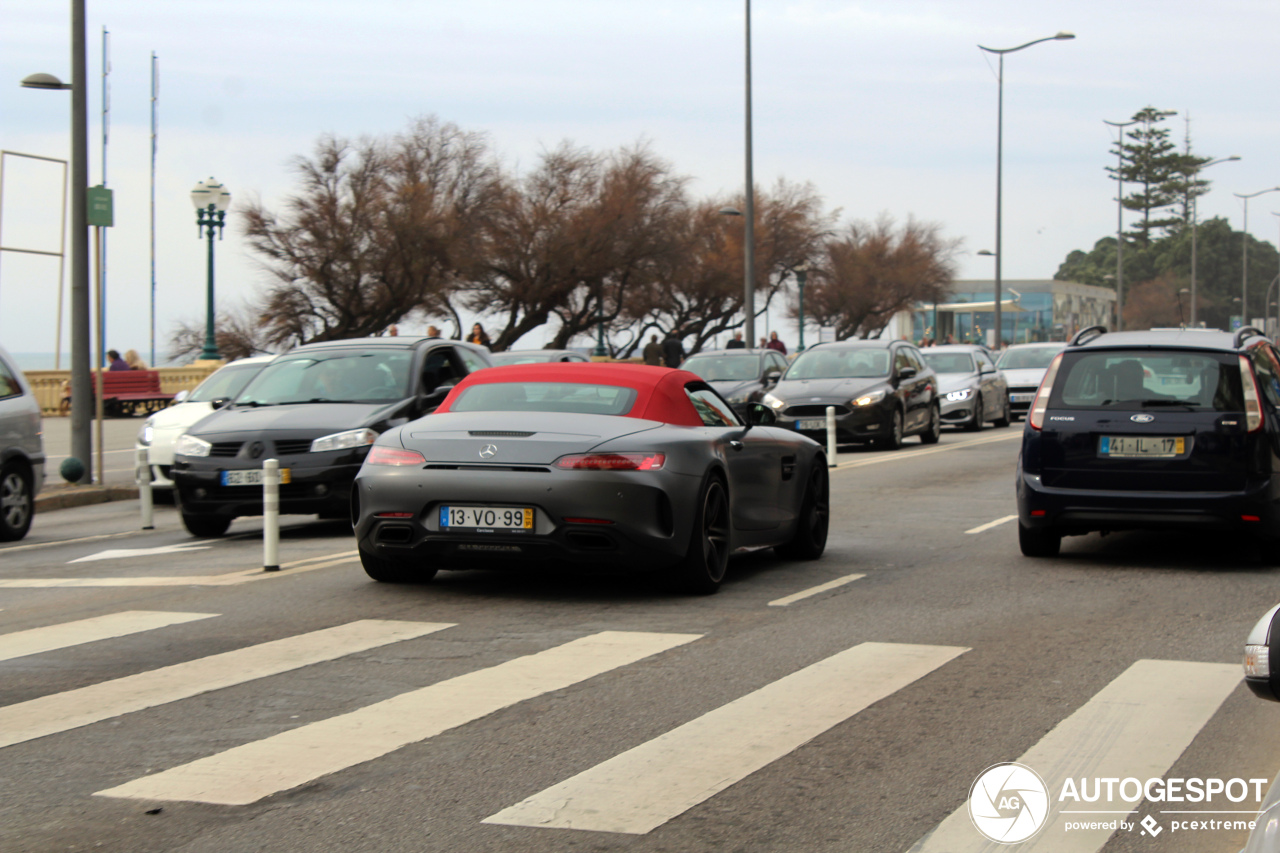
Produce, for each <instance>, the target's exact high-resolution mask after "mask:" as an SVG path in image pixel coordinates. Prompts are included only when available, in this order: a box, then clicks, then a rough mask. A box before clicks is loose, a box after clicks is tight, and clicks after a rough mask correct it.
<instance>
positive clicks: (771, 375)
mask: <svg viewBox="0 0 1280 853" xmlns="http://www.w3.org/2000/svg"><path fill="white" fill-rule="evenodd" d="M781 378H782V371H781V370H770V371H769V372H768V373H766V374H765V375H764V381H765V382H766V383H768V384H769V385H776V384H777V382H778V380H779V379H781Z"/></svg>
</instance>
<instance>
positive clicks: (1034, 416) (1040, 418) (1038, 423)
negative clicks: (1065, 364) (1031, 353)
mask: <svg viewBox="0 0 1280 853" xmlns="http://www.w3.org/2000/svg"><path fill="white" fill-rule="evenodd" d="M1060 364H1062V353H1058V354H1057V355H1055V356H1054V357H1053V361H1051V362H1049V369H1048V370H1046V371H1045V372H1044V379H1042V380H1040V388H1039V390H1037V391H1036V398H1035V399H1034V400H1032V401H1031V411H1030V412H1028V413H1027V423H1029V424H1031V428H1032V429H1044V412H1045V409H1047V408H1049V392H1050V391H1052V390H1053V380H1054V379H1056V378H1057V377H1058V366H1059V365H1060Z"/></svg>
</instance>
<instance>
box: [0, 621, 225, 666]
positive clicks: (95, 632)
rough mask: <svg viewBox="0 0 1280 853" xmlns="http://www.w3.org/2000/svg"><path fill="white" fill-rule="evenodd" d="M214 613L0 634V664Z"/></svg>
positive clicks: (99, 622) (50, 627)
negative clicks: (3, 661) (4, 661)
mask: <svg viewBox="0 0 1280 853" xmlns="http://www.w3.org/2000/svg"><path fill="white" fill-rule="evenodd" d="M217 615H218V614H216V613H166V612H164V611H157V610H125V611H122V612H120V613H110V614H107V615H106V616H94V617H92V618H89V619H81V620H79V621H76V622H64V623H63V624H61V625H49V626H47V627H45V628H31V629H29V630H26V631H14V632H13V633H11V634H0V660H11V659H13V658H20V657H26V656H27V655H35V654H40V653H41V652H48V651H53V650H54V649H65V648H67V647H68V646H78V645H80V644H81V643H93V642H97V641H98V640H108V639H111V638H112V637H123V636H125V635H126V634H136V633H138V632H140V631H152V630H154V629H156V628H165V627H168V626H169V625H181V624H182V623H184V622H195V621H196V620H199V619H209V618H211V617H213V616H217Z"/></svg>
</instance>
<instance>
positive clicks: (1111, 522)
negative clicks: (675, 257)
mask: <svg viewBox="0 0 1280 853" xmlns="http://www.w3.org/2000/svg"><path fill="white" fill-rule="evenodd" d="M1278 454H1280V355H1278V354H1277V352H1276V349H1275V348H1274V346H1273V345H1272V343H1271V342H1270V341H1269V340H1267V338H1265V337H1264V336H1263V334H1262V333H1261V332H1260V331H1258V330H1257V329H1254V328H1252V327H1245V328H1243V329H1241V330H1239V331H1238V332H1235V333H1229V332H1222V331H1217V330H1206V329H1167V330H1161V329H1153V330H1151V331H1146V332H1117V333H1113V334H1107V333H1106V330H1105V329H1103V328H1102V327H1101V326H1094V327H1090V328H1088V329H1084V330H1082V331H1081V332H1079V333H1078V334H1077V335H1076V336H1075V337H1074V338H1073V339H1072V341H1071V343H1070V344H1069V345H1068V346H1067V348H1066V349H1065V350H1063V352H1062V353H1060V354H1059V355H1057V356H1056V357H1055V358H1054V360H1053V362H1052V363H1051V364H1050V366H1049V369H1048V371H1046V373H1045V377H1044V381H1043V382H1042V383H1041V384H1040V388H1039V390H1038V391H1037V392H1036V397H1035V400H1034V401H1033V403H1032V405H1031V411H1030V412H1029V413H1028V417H1027V423H1026V427H1025V429H1024V431H1023V438H1022V453H1021V454H1020V456H1019V457H1018V469H1017V498H1018V542H1019V544H1020V545H1021V548H1022V553H1023V554H1026V555H1027V556H1032V557H1047V556H1053V555H1054V554H1057V553H1058V550H1059V548H1060V547H1061V543H1062V537H1063V536H1073V535H1079V534H1084V533H1090V532H1094V531H1104V532H1109V531H1113V530H1135V529H1177V530H1191V529H1203V530H1230V531H1250V532H1254V533H1256V534H1257V535H1259V536H1260V537H1263V538H1265V539H1275V538H1278V537H1280V503H1278V502H1280V478H1277V477H1276V476H1275V475H1276V473H1277V472H1280V455H1278Z"/></svg>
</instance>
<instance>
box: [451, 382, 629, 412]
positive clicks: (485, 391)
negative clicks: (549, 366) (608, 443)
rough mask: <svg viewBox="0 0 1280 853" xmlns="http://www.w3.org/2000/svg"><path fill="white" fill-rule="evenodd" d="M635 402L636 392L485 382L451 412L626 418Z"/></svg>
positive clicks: (573, 384) (470, 390)
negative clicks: (533, 413)
mask: <svg viewBox="0 0 1280 853" xmlns="http://www.w3.org/2000/svg"><path fill="white" fill-rule="evenodd" d="M635 400H636V390H635V389H634V388H621V387H618V386H616V385H591V384H587V383H579V382H486V383H484V384H481V385H472V386H471V387H470V388H464V389H463V390H462V392H461V393H460V394H458V397H457V399H456V400H454V401H453V402H452V403H450V404H449V411H451V412H567V413H572V414H580V415H625V414H626V413H627V412H629V411H631V407H632V405H633V404H634V403H635Z"/></svg>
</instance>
